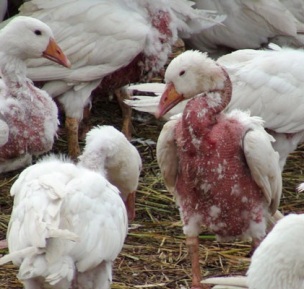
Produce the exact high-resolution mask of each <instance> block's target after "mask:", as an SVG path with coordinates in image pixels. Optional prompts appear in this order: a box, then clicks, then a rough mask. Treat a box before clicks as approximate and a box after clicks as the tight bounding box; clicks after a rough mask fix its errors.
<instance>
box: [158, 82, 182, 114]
mask: <svg viewBox="0 0 304 289" xmlns="http://www.w3.org/2000/svg"><path fill="white" fill-rule="evenodd" d="M184 99H185V98H184V97H183V95H182V94H179V93H178V92H177V91H176V89H175V87H174V84H173V83H169V84H167V85H166V89H165V91H164V92H163V94H162V96H161V98H160V101H159V104H158V110H157V112H156V113H155V117H156V118H160V117H162V116H163V115H165V114H166V113H167V112H168V111H169V110H170V109H172V108H173V107H174V106H176V105H177V104H178V103H179V102H181V101H183V100H184Z"/></svg>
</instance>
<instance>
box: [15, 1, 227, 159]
mask: <svg viewBox="0 0 304 289" xmlns="http://www.w3.org/2000/svg"><path fill="white" fill-rule="evenodd" d="M20 11H21V12H20V13H21V14H22V15H30V16H32V17H35V18H38V19H40V20H42V21H44V22H45V23H47V24H48V25H49V26H50V27H51V28H52V29H53V31H54V34H55V36H56V38H57V39H58V41H59V43H60V45H61V46H62V47H63V49H65V51H67V55H68V57H69V59H70V60H71V62H72V63H73V66H72V69H71V70H68V69H61V68H58V67H55V66H53V65H51V64H50V63H49V62H48V63H47V62H43V61H36V60H35V61H30V62H29V63H28V65H29V67H30V69H29V71H28V76H29V77H30V78H31V79H32V80H34V81H43V82H47V83H46V84H45V86H44V89H46V90H47V91H48V92H49V93H50V94H51V95H52V96H54V97H55V96H60V98H59V101H60V102H61V103H62V105H63V107H64V110H65V113H66V115H67V116H68V118H67V126H68V127H69V126H70V123H69V122H70V121H71V122H72V123H73V124H71V126H73V125H74V126H73V127H76V128H77V127H78V126H77V124H76V125H75V120H78V121H79V120H81V119H82V113H83V108H84V107H85V106H86V105H88V103H89V102H90V96H91V92H92V91H93V90H94V89H96V88H97V87H98V86H99V90H100V89H101V90H102V92H103V94H105V93H112V92H113V91H114V90H115V89H119V88H121V87H122V86H124V85H126V84H128V83H130V82H136V81H139V80H141V79H145V78H149V76H151V75H152V74H153V73H154V72H158V71H160V70H161V69H162V68H163V66H164V64H165V63H166V61H167V58H168V56H169V54H170V53H171V47H172V45H173V44H174V43H175V42H176V40H177V39H178V34H180V35H182V36H185V37H187V36H189V35H191V34H192V33H195V32H197V31H200V30H201V29H205V28H208V27H210V26H212V25H214V24H216V23H218V22H220V21H221V20H223V17H218V18H217V16H216V15H215V14H208V13H207V12H204V11H199V10H194V9H193V8H192V7H191V3H190V2H188V1H184V0H179V1H169V0H162V1H156V2H155V1H154V2H151V1H146V0H145V1H128V0H115V1H109V0H98V1H96V0H89V1H87V0H77V1H69V0H65V1H52V3H51V4H50V3H47V2H45V1H43V0H32V1H30V2H28V3H25V4H24V5H23V6H22V7H21V8H20ZM210 18H211V19H210ZM101 51H102V53H101ZM71 130H72V129H71ZM76 134H77V132H75V131H74V132H73V133H72V132H71V134H70V135H71V137H70V139H71V142H72V143H73V144H72V145H71V146H72V147H74V152H72V154H77V148H75V146H76V145H77V143H76V142H78V139H77V138H76ZM72 135H73V136H72ZM75 143H76V144H75Z"/></svg>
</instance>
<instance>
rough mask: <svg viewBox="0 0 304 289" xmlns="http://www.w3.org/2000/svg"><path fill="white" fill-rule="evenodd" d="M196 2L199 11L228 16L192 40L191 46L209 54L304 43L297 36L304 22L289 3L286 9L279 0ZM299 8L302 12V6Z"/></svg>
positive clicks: (215, 55) (303, 29)
mask: <svg viewBox="0 0 304 289" xmlns="http://www.w3.org/2000/svg"><path fill="white" fill-rule="evenodd" d="M195 2H196V7H197V8H200V9H207V10H208V9H209V10H216V11H218V12H219V13H223V14H225V15H226V16H227V17H226V19H225V20H224V21H223V24H224V25H220V26H214V27H211V28H210V29H208V30H205V31H202V32H200V33H198V34H194V35H192V36H191V37H190V39H189V43H188V44H189V45H190V47H192V48H195V49H199V50H201V51H206V52H208V53H209V55H210V56H212V57H217V56H220V55H223V54H226V53H228V52H231V50H237V49H248V48H251V49H258V48H261V47H262V46H264V45H266V44H267V43H269V42H276V43H277V44H280V45H285V44H287V43H289V44H293V45H294V46H297V47H301V46H303V44H304V39H303V38H302V36H301V35H299V34H298V33H303V32H304V23H303V22H301V21H300V20H299V19H297V17H295V15H293V13H292V12H291V11H289V9H288V8H289V7H288V6H291V5H290V4H289V5H288V6H285V5H284V3H281V1H280V0H254V1H253V0H230V1H225V0H196V1H195ZM286 2H287V1H286ZM288 2H290V1H288ZM298 2H299V1H298ZM298 5H300V4H298ZM291 8H292V7H291ZM297 8H298V11H299V12H300V11H301V10H300V9H299V7H297ZM293 10H294V9H293ZM300 13H301V12H300ZM302 14H303V13H302Z"/></svg>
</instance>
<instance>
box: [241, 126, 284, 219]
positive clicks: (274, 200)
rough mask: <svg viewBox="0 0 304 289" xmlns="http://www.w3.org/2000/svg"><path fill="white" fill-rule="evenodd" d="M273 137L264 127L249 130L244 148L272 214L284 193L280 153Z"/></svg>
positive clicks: (244, 141) (255, 178) (250, 167)
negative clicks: (274, 147) (274, 145)
mask: <svg viewBox="0 0 304 289" xmlns="http://www.w3.org/2000/svg"><path fill="white" fill-rule="evenodd" d="M271 141H273V138H272V137H271V136H270V135H269V134H267V133H266V131H264V130H263V129H262V128H256V129H251V130H249V131H248V132H247V133H246V135H245V136H244V139H243V149H244V154H245V158H246V161H247V164H248V166H249V169H250V171H251V175H252V177H253V179H254V180H255V182H256V183H257V184H258V186H259V187H260V188H261V189H262V191H263V193H264V196H265V198H266V200H267V202H268V205H269V207H270V211H271V213H272V214H274V213H275V212H276V210H277V209H278V206H279V203H280V199H281V193H282V176H281V169H280V166H279V154H278V153H277V152H276V151H274V149H273V148H272V146H271Z"/></svg>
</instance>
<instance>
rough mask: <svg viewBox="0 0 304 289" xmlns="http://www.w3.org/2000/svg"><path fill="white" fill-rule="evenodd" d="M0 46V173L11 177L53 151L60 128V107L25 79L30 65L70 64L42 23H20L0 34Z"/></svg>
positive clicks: (27, 20)
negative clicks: (28, 62)
mask: <svg viewBox="0 0 304 289" xmlns="http://www.w3.org/2000/svg"><path fill="white" fill-rule="evenodd" d="M0 42H1V47H0V71H1V78H0V172H7V171H11V170H15V169H18V168H21V167H23V166H26V165H28V164H30V163H31V161H32V155H40V154H42V153H45V152H47V151H49V150H50V149H51V148H52V146H53V142H54V138H55V136H56V131H57V128H58V109H57V106H56V104H55V103H54V101H53V100H52V98H51V97H50V96H49V95H48V94H47V93H46V92H45V91H43V90H41V89H39V88H37V87H35V86H34V84H33V83H32V81H31V80H30V79H28V78H27V77H26V63H25V61H26V59H27V58H42V57H43V58H45V59H48V61H49V60H51V61H52V62H55V63H57V65H58V64H61V65H63V66H65V67H69V66H70V62H69V60H68V59H67V57H66V56H65V54H64V53H63V52H62V50H61V49H60V47H59V46H58V44H57V43H56V42H55V40H54V36H53V33H52V31H51V29H50V28H49V27H48V26H47V25H46V24H44V23H43V22H41V21H40V20H38V19H34V18H31V17H26V16H19V17H16V18H15V19H14V20H12V21H11V22H10V23H9V24H8V25H7V26H6V27H5V28H3V29H2V30H1V31H0ZM51 61H50V62H51Z"/></svg>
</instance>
